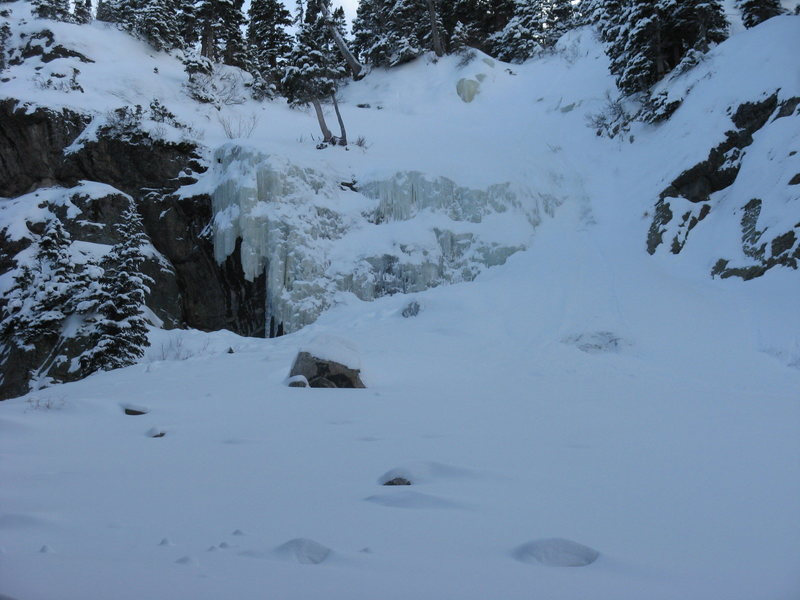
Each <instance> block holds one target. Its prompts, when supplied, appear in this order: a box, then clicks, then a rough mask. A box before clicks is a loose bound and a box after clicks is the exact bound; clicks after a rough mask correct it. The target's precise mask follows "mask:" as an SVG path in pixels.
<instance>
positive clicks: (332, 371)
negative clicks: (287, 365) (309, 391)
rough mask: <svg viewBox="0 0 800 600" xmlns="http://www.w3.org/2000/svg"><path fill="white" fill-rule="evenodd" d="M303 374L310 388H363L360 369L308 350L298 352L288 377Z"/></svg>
mask: <svg viewBox="0 0 800 600" xmlns="http://www.w3.org/2000/svg"><path fill="white" fill-rule="evenodd" d="M299 376H303V377H305V378H306V380H307V381H308V386H309V387H312V388H364V387H366V386H365V385H364V383H363V382H362V381H361V371H360V370H359V369H355V368H352V367H348V366H347V365H344V364H342V363H340V362H337V361H335V360H330V359H327V358H321V357H319V356H315V355H314V354H312V353H310V352H299V353H298V354H297V358H295V360H294V364H293V365H292V370H291V372H290V373H289V377H290V378H292V377H299Z"/></svg>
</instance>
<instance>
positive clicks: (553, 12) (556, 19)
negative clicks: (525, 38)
mask: <svg viewBox="0 0 800 600" xmlns="http://www.w3.org/2000/svg"><path fill="white" fill-rule="evenodd" d="M542 4H543V6H542V12H543V15H542V25H543V32H542V33H543V35H542V45H543V46H544V47H545V48H552V47H553V46H555V45H556V42H557V41H558V40H559V38H560V37H561V36H562V35H564V34H565V33H566V32H567V31H569V30H570V29H571V28H572V27H573V26H574V18H575V9H574V8H573V6H572V2H571V0H545V2H543V3H542Z"/></svg>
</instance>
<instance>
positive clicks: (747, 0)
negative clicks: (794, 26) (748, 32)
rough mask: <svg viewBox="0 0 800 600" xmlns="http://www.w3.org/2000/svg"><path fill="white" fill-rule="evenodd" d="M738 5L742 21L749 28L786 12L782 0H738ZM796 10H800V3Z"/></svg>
mask: <svg viewBox="0 0 800 600" xmlns="http://www.w3.org/2000/svg"><path fill="white" fill-rule="evenodd" d="M736 7H737V8H738V9H739V10H740V11H741V13H742V23H744V26H745V27H747V28H748V29H749V28H751V27H755V26H756V25H758V24H759V23H763V22H764V21H766V20H767V19H771V18H772V17H777V16H778V15H781V14H783V12H784V11H783V7H782V6H781V3H780V0H736ZM796 12H800V4H798V6H797V9H796Z"/></svg>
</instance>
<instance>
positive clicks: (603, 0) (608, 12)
mask: <svg viewBox="0 0 800 600" xmlns="http://www.w3.org/2000/svg"><path fill="white" fill-rule="evenodd" d="M581 6H583V4H581ZM626 7H627V2H626V1H625V0H593V1H592V2H591V3H590V4H589V5H588V6H587V7H586V8H585V14H586V15H587V17H588V19H589V22H590V23H592V24H593V25H594V26H595V27H597V30H598V33H599V34H600V39H601V40H603V41H604V42H606V43H612V42H614V40H616V39H617V36H618V35H619V33H620V31H621V30H622V29H623V27H624V25H625V23H624V21H623V18H624V16H625V12H626V11H625V9H626Z"/></svg>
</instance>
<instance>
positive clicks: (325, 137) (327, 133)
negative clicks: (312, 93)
mask: <svg viewBox="0 0 800 600" xmlns="http://www.w3.org/2000/svg"><path fill="white" fill-rule="evenodd" d="M311 104H312V105H313V106H314V112H316V113H317V121H319V128H320V130H321V131H322V141H323V142H325V143H326V144H329V143H330V142H331V140H333V134H332V133H331V130H330V129H328V126H327V124H326V123H325V115H324V114H323V113H322V105H321V104H320V103H319V100H317V99H316V98H315V99H314V100H312V101H311Z"/></svg>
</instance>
